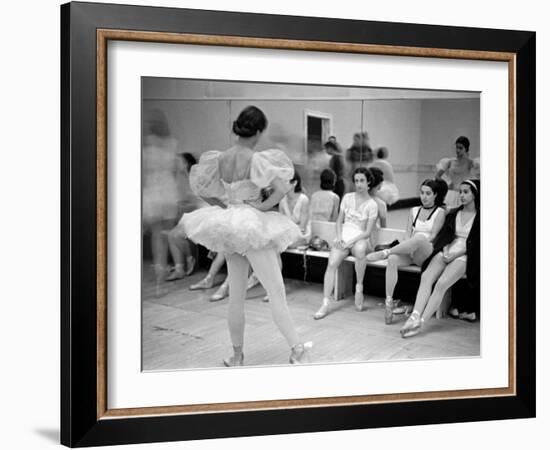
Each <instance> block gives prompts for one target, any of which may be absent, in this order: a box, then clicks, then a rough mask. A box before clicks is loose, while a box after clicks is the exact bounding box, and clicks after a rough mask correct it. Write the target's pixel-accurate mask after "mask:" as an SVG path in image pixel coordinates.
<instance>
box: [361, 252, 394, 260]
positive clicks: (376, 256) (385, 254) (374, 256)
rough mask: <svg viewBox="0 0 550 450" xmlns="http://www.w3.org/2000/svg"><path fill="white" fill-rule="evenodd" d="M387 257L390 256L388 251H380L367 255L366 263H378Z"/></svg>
mask: <svg viewBox="0 0 550 450" xmlns="http://www.w3.org/2000/svg"><path fill="white" fill-rule="evenodd" d="M388 256H390V251H389V249H386V250H380V251H378V252H373V253H369V254H368V255H367V257H366V258H367V261H369V262H374V261H380V260H382V259H387V258H388Z"/></svg>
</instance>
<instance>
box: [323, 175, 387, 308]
mask: <svg viewBox="0 0 550 450" xmlns="http://www.w3.org/2000/svg"><path fill="white" fill-rule="evenodd" d="M352 178H353V183H354V184H355V192H350V193H348V194H346V195H344V198H343V199H342V203H341V204H340V213H339V215H338V219H337V220H336V239H335V241H334V243H333V245H332V248H331V250H330V255H329V258H328V264H327V269H326V272H325V279H324V285H323V303H322V305H321V308H319V310H318V311H317V312H316V313H315V314H314V316H313V318H314V319H322V318H323V317H325V316H326V315H327V314H328V313H329V309H330V302H331V300H330V298H331V295H332V292H333V290H334V282H335V278H336V272H337V270H338V267H339V266H340V264H341V263H342V261H343V260H344V258H346V256H348V255H349V254H350V252H351V253H352V255H353V256H355V273H356V275H357V285H356V286H355V306H356V308H357V310H358V311H361V310H362V309H363V277H364V276H365V269H366V268H367V261H366V259H365V256H366V254H367V253H368V251H369V250H370V249H371V244H370V241H369V237H370V235H371V232H372V230H373V228H374V223H375V222H376V219H377V217H378V205H377V203H376V201H375V200H374V199H373V198H372V196H371V195H374V193H375V192H373V191H376V187H377V186H379V185H380V184H381V183H382V181H383V180H381V179H376V180H375V178H374V176H373V175H372V173H371V171H370V170H369V169H367V168H365V167H358V168H357V169H355V170H354V172H353V177H352ZM369 191H370V192H369Z"/></svg>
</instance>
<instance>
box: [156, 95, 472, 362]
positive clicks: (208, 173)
mask: <svg viewBox="0 0 550 450" xmlns="http://www.w3.org/2000/svg"><path fill="white" fill-rule="evenodd" d="M266 126H267V118H266V117H265V116H264V115H263V113H262V111H261V110H259V109H258V108H256V107H253V106H250V107H247V108H245V110H243V111H242V112H241V114H240V115H239V117H238V119H237V120H236V121H235V122H234V123H233V132H234V133H235V134H236V135H237V142H236V144H235V146H233V147H231V148H230V149H228V150H225V151H223V152H218V151H210V152H206V153H204V154H203V155H202V156H201V158H200V161H199V163H198V164H196V165H193V167H188V169H190V170H189V172H190V178H189V179H190V188H191V189H192V191H193V192H194V194H196V195H197V197H198V198H201V199H202V200H203V201H204V202H205V204H204V205H201V206H202V207H199V208H197V209H195V210H194V211H192V212H189V213H186V214H183V216H182V218H181V220H180V221H179V223H178V224H177V225H176V227H174V228H173V229H172V230H171V231H169V232H168V241H169V242H170V249H173V250H174V252H176V253H178V252H179V253H180V256H179V257H178V256H175V258H174V260H175V262H176V266H175V269H174V272H172V273H171V274H170V275H168V278H167V279H168V280H175V279H179V278H183V277H184V276H185V275H186V274H188V273H189V272H190V271H192V267H191V268H190V267H189V265H191V266H192V265H193V263H194V262H193V261H192V259H190V260H189V261H188V262H187V264H184V262H183V260H182V257H181V250H182V244H181V243H182V242H184V241H192V242H194V243H198V244H201V245H203V246H205V247H206V248H208V249H209V250H210V251H211V253H212V254H214V255H215V257H214V259H213V261H212V264H211V267H210V269H209V271H208V273H207V275H206V277H205V278H204V279H202V280H201V281H199V282H198V283H196V284H193V285H191V286H190V289H207V288H211V287H213V285H214V276H215V274H216V273H217V272H218V271H219V270H220V268H221V267H222V266H223V264H224V261H227V266H228V276H227V278H226V280H225V281H224V282H223V283H222V284H221V286H220V287H219V289H218V290H217V291H216V293H215V294H214V295H212V297H211V301H217V300H221V299H223V298H224V297H226V296H227V295H229V297H230V302H229V311H228V323H229V330H230V335H231V340H232V343H233V350H234V353H233V355H232V356H231V357H230V358H228V359H227V360H224V364H225V365H226V366H234V365H242V364H243V360H244V353H243V348H242V347H243V340H244V297H245V293H246V290H247V289H250V288H251V287H253V286H254V285H256V284H257V283H258V282H261V284H262V285H263V286H264V288H265V289H266V292H267V296H266V297H265V300H266V301H269V302H270V304H271V307H272V311H273V318H274V320H275V322H276V324H277V325H278V327H279V329H280V330H281V332H282V333H283V335H284V336H285V338H286V339H287V341H288V343H289V345H290V348H291V355H290V358H289V361H290V362H291V363H300V362H303V357H304V354H305V348H306V346H305V345H304V343H303V342H302V341H300V340H299V338H298V336H297V334H296V330H295V329H294V326H293V324H292V321H291V319H290V315H289V311H288V307H287V304H286V296H285V292H284V283H283V280H282V274H281V270H280V269H281V257H280V254H281V252H283V251H284V250H285V249H286V248H289V247H293V246H294V247H299V246H306V245H308V244H309V243H310V241H311V239H312V237H313V236H312V235H311V221H312V220H324V221H334V222H335V228H336V238H335V240H334V242H331V243H328V244H329V247H330V254H329V257H328V264H327V268H326V271H325V274H324V285H323V298H322V301H321V305H320V307H319V309H318V310H317V311H316V312H315V313H314V314H313V318H314V319H316V320H320V319H323V318H325V317H326V316H327V315H328V314H329V313H330V312H331V304H332V302H333V299H334V297H335V293H334V287H335V279H336V275H337V270H338V267H339V266H340V265H341V264H342V262H343V260H344V259H345V258H346V257H347V256H348V255H349V254H350V253H351V254H352V255H353V256H354V257H355V262H354V265H355V275H356V286H355V293H354V300H355V307H356V309H357V310H358V311H362V310H363V309H364V295H363V284H364V277H365V271H366V267H367V264H368V262H369V261H378V260H384V259H387V268H386V299H385V314H384V316H385V322H386V324H391V323H392V321H393V316H394V314H399V313H403V312H404V311H403V308H402V307H401V306H397V304H396V302H395V300H394V298H393V296H394V290H395V286H396V284H397V278H398V269H399V267H401V266H407V265H410V264H416V265H418V266H420V267H421V272H422V273H421V280H420V286H419V288H418V291H417V293H416V300H415V303H414V306H413V309H412V313H411V314H410V316H409V317H408V319H407V320H406V321H405V323H404V325H403V327H402V328H401V330H400V332H401V336H402V337H404V338H408V337H411V336H414V335H416V334H418V333H419V332H421V331H422V330H423V328H424V326H425V324H426V322H428V321H429V320H430V319H431V318H432V316H433V315H434V313H435V312H436V311H437V309H438V308H439V306H440V304H441V301H442V299H443V296H444V294H445V292H446V291H447V289H449V288H450V287H451V286H453V284H455V283H456V282H457V281H458V280H459V279H461V278H462V277H464V276H466V279H467V281H468V283H469V284H470V285H472V286H474V287H475V286H478V285H479V233H480V181H479V179H469V178H468V179H463V180H461V181H458V182H456V183H455V185H454V186H453V189H454V190H456V192H457V193H456V202H457V203H458V207H456V208H449V207H447V206H446V204H445V198H446V195H447V191H448V183H447V182H445V181H443V180H441V179H439V178H440V175H441V174H439V173H438V174H437V175H438V176H437V177H436V179H427V180H425V181H423V182H422V184H421V185H420V202H421V205H420V206H415V207H414V208H412V209H411V211H410V213H409V217H408V224H407V229H406V236H405V239H403V240H402V241H401V242H393V243H391V244H390V245H387V246H386V248H383V249H381V250H378V251H374V248H373V245H372V237H373V234H374V233H375V232H376V230H377V229H378V228H379V227H385V226H386V215H387V208H386V203H385V201H384V200H382V198H380V196H379V195H378V193H379V191H380V189H381V187H382V183H383V181H384V174H383V171H382V170H380V169H379V168H377V167H370V168H367V167H356V168H355V169H354V170H353V172H352V174H351V181H352V183H353V187H354V191H353V192H348V193H346V194H343V196H342V198H341V199H340V197H339V196H338V195H337V194H335V193H334V192H333V191H334V189H335V183H336V175H335V173H334V172H333V171H332V170H331V169H329V168H327V169H325V170H323V171H322V172H321V175H320V187H321V189H320V190H319V191H317V192H315V193H313V194H312V196H311V199H310V198H308V196H307V195H306V194H305V193H304V192H303V189H302V184H301V178H300V175H299V174H298V172H297V171H296V170H295V168H294V165H293V164H292V162H291V161H290V160H289V159H288V157H287V156H286V155H285V154H284V152H282V151H280V150H265V151H262V152H254V150H253V149H254V147H255V145H256V144H257V142H258V140H259V138H260V135H261V133H262V132H263V131H264V129H265V128H266ZM459 139H461V138H459ZM463 143H464V142H463V141H461V142H460V144H461V145H462V144H463ZM458 144H459V142H458V140H457V146H458ZM468 145H469V143H468ZM457 154H458V150H457ZM452 167H453V164H452V163H449V167H448V169H450V168H452ZM208 205H209V206H208ZM178 243H179V244H178ZM185 265H187V267H185ZM275 266H278V270H273V267H275ZM450 313H451V315H453V316H457V317H460V318H463V319H466V320H475V319H476V316H475V313H474V312H473V311H462V312H459V311H458V310H457V309H456V308H453V309H452V310H451V311H450Z"/></svg>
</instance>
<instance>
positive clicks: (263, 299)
mask: <svg viewBox="0 0 550 450" xmlns="http://www.w3.org/2000/svg"><path fill="white" fill-rule="evenodd" d="M268 301H269V295H266V296H265V297H264V298H262V302H266V303H267V302H268Z"/></svg>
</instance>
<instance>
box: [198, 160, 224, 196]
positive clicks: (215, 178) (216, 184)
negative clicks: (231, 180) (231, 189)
mask: <svg viewBox="0 0 550 450" xmlns="http://www.w3.org/2000/svg"><path fill="white" fill-rule="evenodd" d="M220 154H221V152H220V151H217V150H210V151H208V152H205V153H203V154H202V155H201V157H200V159H199V162H198V163H197V164H195V165H194V166H193V167H191V171H190V172H189V184H190V186H191V189H192V190H193V192H194V193H195V194H196V195H198V196H199V197H215V198H222V197H223V196H224V195H225V189H224V188H223V184H222V182H221V179H220V170H219V165H218V159H219V157H220Z"/></svg>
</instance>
